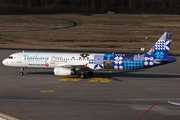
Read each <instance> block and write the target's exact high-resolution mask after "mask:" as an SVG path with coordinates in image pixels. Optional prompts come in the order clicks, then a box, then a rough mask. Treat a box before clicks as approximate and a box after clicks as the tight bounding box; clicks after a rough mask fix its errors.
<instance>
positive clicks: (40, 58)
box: [2, 31, 176, 78]
mask: <svg viewBox="0 0 180 120" xmlns="http://www.w3.org/2000/svg"><path fill="white" fill-rule="evenodd" d="M172 38H173V32H172V31H166V32H165V33H164V34H163V35H162V36H161V37H160V38H159V40H158V41H157V42H156V43H155V44H154V45H153V46H152V48H151V49H150V50H149V51H148V52H147V53H145V54H141V55H139V54H111V53H103V54H102V53H101V54H99V53H58V52H19V53H14V54H11V55H10V56H9V57H8V58H6V59H4V60H3V61H2V63H3V65H5V66H9V67H17V68H20V75H24V72H23V71H24V69H25V68H53V69H54V74H55V75H60V76H63V75H75V74H79V76H80V77H81V78H85V77H86V76H93V71H95V70H103V69H110V70H132V69H134V70H136V69H143V68H147V67H155V66H159V65H164V64H167V63H172V62H175V61H176V58H175V57H169V56H168V53H169V50H170V46H171V43H172Z"/></svg>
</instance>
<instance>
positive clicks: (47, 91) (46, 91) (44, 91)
mask: <svg viewBox="0 0 180 120" xmlns="http://www.w3.org/2000/svg"><path fill="white" fill-rule="evenodd" d="M40 92H43V93H50V92H56V91H55V90H41V91H40Z"/></svg>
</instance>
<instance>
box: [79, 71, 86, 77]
mask: <svg viewBox="0 0 180 120" xmlns="http://www.w3.org/2000/svg"><path fill="white" fill-rule="evenodd" d="M79 77H80V78H82V79H83V78H85V77H86V75H85V74H84V72H83V71H82V72H81V74H80V75H79Z"/></svg>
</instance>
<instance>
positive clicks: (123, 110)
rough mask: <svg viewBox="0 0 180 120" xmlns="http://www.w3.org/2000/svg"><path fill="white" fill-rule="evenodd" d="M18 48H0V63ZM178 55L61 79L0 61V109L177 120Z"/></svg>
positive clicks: (114, 119)
mask: <svg viewBox="0 0 180 120" xmlns="http://www.w3.org/2000/svg"><path fill="white" fill-rule="evenodd" d="M14 52H18V50H0V61H2V60H3V59H4V58H6V57H8V56H9V55H10V54H12V53H14ZM179 65H180V57H177V62H175V63H171V64H167V65H163V66H159V67H154V68H148V69H142V70H137V71H118V72H109V71H105V72H102V71H100V72H95V74H94V77H92V78H86V79H80V78H78V76H72V77H60V76H55V75H54V74H53V69H47V70H41V69H25V75H24V76H20V75H19V71H20V69H19V68H9V67H5V66H3V65H2V64H0V71H1V72H0V77H1V78H0V112H1V113H5V114H8V115H10V116H14V117H16V118H18V119H21V120H136V119H141V120H179V119H180V106H176V105H172V104H169V103H168V100H170V101H173V102H179V103H180V74H179V72H180V66H179Z"/></svg>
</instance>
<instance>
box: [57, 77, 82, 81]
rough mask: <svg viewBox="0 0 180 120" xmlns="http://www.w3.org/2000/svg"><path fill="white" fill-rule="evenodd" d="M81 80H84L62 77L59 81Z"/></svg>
mask: <svg viewBox="0 0 180 120" xmlns="http://www.w3.org/2000/svg"><path fill="white" fill-rule="evenodd" d="M81 80H82V79H81V78H61V79H60V80H59V81H60V82H66V81H71V82H79V81H81Z"/></svg>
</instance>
